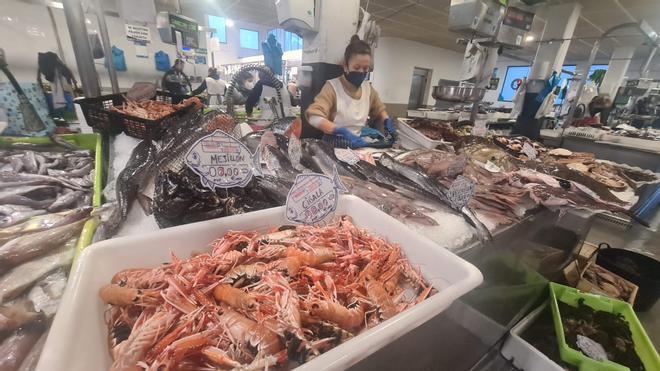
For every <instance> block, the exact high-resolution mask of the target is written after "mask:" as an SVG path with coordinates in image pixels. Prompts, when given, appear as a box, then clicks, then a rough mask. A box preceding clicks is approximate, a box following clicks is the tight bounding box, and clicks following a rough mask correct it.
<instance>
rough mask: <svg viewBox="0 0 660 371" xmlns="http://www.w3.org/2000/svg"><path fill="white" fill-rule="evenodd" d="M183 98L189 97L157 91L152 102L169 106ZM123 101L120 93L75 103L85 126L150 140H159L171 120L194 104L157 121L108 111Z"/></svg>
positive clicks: (192, 107) (177, 117) (189, 109)
mask: <svg viewBox="0 0 660 371" xmlns="http://www.w3.org/2000/svg"><path fill="white" fill-rule="evenodd" d="M187 98H190V96H188V95H184V96H179V95H173V94H170V93H166V92H163V91H158V92H156V96H155V97H154V98H153V100H156V101H160V102H166V103H172V101H175V102H177V103H178V102H180V101H182V100H183V99H187ZM125 100H126V98H125V93H122V94H110V95H104V96H100V97H97V98H85V99H80V100H77V101H76V103H78V104H80V107H81V109H82V111H83V114H84V115H85V119H86V120H87V124H88V125H89V126H91V127H92V128H94V129H97V130H102V131H105V132H108V133H110V134H118V133H121V132H122V131H123V132H124V133H126V134H127V135H130V136H132V137H135V138H139V139H146V138H150V139H154V140H157V139H160V137H161V136H162V135H163V132H164V131H165V130H166V129H167V127H168V126H171V125H173V124H174V121H176V120H178V119H179V118H180V117H181V116H182V115H185V114H186V113H188V112H190V111H191V110H193V109H195V106H194V105H189V106H186V107H183V108H181V109H179V110H177V111H176V112H173V113H171V114H169V115H167V116H164V117H161V118H159V119H157V120H148V119H143V118H139V117H134V116H130V115H126V114H123V113H120V112H114V111H110V110H109V109H110V108H111V107H113V106H121V105H122V103H124V102H125Z"/></svg>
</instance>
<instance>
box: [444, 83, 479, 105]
mask: <svg viewBox="0 0 660 371" xmlns="http://www.w3.org/2000/svg"><path fill="white" fill-rule="evenodd" d="M485 94H486V89H483V88H473V87H468V86H434V87H433V93H432V94H431V95H432V96H433V99H436V100H443V101H449V102H476V101H480V100H481V99H483V97H484V95H485Z"/></svg>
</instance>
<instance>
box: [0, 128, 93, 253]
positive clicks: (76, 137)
mask: <svg viewBox="0 0 660 371" xmlns="http://www.w3.org/2000/svg"><path fill="white" fill-rule="evenodd" d="M58 137H59V138H60V139H62V140H64V141H66V142H68V143H70V144H72V145H74V146H75V147H77V148H80V149H87V150H89V151H91V152H93V153H94V163H95V168H94V193H93V196H92V206H93V207H94V208H97V207H100V206H101V203H102V202H103V200H102V197H103V186H104V184H103V150H102V140H101V136H100V135H99V134H62V135H58ZM21 144H25V145H28V146H44V147H46V146H49V145H52V144H53V142H52V141H51V139H50V138H48V137H29V138H28V137H3V136H0V147H8V148H10V147H12V146H16V145H21ZM98 223H99V221H98V219H97V218H91V219H90V220H88V221H87V223H85V226H84V228H83V230H82V232H81V234H80V238H79V239H78V243H77V245H76V256H77V255H78V254H79V253H80V251H82V249H84V248H85V247H87V246H89V245H90V244H91V243H92V238H93V237H94V231H95V230H96V227H97V226H98Z"/></svg>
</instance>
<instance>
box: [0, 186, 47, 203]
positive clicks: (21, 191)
mask: <svg viewBox="0 0 660 371" xmlns="http://www.w3.org/2000/svg"><path fill="white" fill-rule="evenodd" d="M53 194H57V189H56V188H55V187H53V186H50V185H34V186H22V187H11V188H3V189H0V200H1V199H4V198H5V197H10V196H17V195H18V196H28V195H29V196H28V197H30V198H36V199H40V198H45V197H41V196H46V197H47V196H52V195H53Z"/></svg>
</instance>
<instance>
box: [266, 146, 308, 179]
mask: <svg viewBox="0 0 660 371" xmlns="http://www.w3.org/2000/svg"><path fill="white" fill-rule="evenodd" d="M264 155H265V156H264V157H265V159H266V166H267V167H268V169H269V170H271V171H273V172H275V173H276V174H277V177H279V178H284V179H288V180H291V181H293V180H294V179H295V178H296V175H298V174H300V172H299V171H297V170H296V169H294V168H293V165H292V164H291V161H289V159H288V158H287V157H286V155H285V154H284V153H283V152H282V151H280V150H279V149H278V148H275V147H272V146H266V147H265V148H264Z"/></svg>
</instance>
